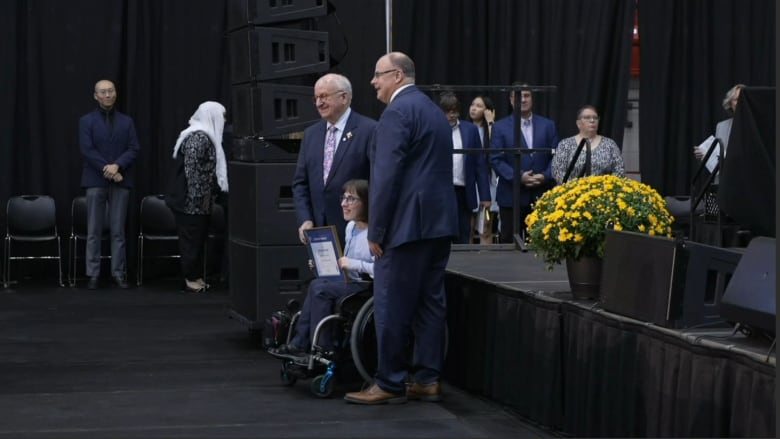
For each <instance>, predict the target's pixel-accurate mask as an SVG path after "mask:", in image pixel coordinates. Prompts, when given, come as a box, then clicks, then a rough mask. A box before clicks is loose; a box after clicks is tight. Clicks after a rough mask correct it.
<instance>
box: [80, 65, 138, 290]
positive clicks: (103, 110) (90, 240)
mask: <svg viewBox="0 0 780 439" xmlns="http://www.w3.org/2000/svg"><path fill="white" fill-rule="evenodd" d="M93 97H94V98H95V100H96V101H97V103H98V108H96V109H95V110H93V111H92V112H90V113H88V114H86V115H85V116H83V117H82V118H81V119H80V120H79V147H80V148H81V153H82V155H83V156H84V167H83V171H82V173H81V187H83V188H85V189H86V192H87V194H86V199H87V248H86V258H85V259H86V261H85V262H86V274H87V276H88V277H89V280H88V282H87V288H89V289H91V290H94V289H96V288H97V287H98V284H99V279H100V253H101V248H100V247H101V240H100V237H101V235H102V233H103V222H104V220H108V225H109V229H110V231H111V277H112V278H113V279H114V282H115V283H116V285H117V286H118V287H120V288H129V287H130V285H129V284H128V283H127V252H126V249H125V223H126V222H127V204H128V202H129V200H130V190H131V189H132V188H133V183H134V180H135V178H134V169H133V165H134V164H135V160H136V157H137V156H138V151H139V150H140V149H141V147H140V145H139V143H138V136H137V135H136V132H135V124H134V123H133V119H131V118H130V117H129V116H127V115H126V114H123V113H120V112H119V111H117V110H116V108H115V107H114V105H115V104H116V99H117V92H116V86H115V85H114V83H113V82H112V81H109V80H107V79H102V80H100V81H98V82H97V83H95V89H94V93H93Z"/></svg>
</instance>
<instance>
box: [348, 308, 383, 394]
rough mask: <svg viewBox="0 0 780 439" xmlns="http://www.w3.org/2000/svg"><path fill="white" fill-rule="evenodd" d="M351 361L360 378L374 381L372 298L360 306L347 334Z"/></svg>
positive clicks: (375, 366)
mask: <svg viewBox="0 0 780 439" xmlns="http://www.w3.org/2000/svg"><path fill="white" fill-rule="evenodd" d="M349 347H350V351H351V353H352V361H353V363H355V368H356V369H357V371H358V373H359V374H360V376H361V378H363V380H364V381H365V382H367V383H372V382H374V372H375V371H376V368H377V364H376V363H377V351H376V329H375V328H374V298H373V297H371V298H369V299H368V300H367V301H366V303H364V304H363V307H361V308H360V311H358V313H357V315H356V316H355V321H354V322H353V323H352V331H351V333H350V335H349Z"/></svg>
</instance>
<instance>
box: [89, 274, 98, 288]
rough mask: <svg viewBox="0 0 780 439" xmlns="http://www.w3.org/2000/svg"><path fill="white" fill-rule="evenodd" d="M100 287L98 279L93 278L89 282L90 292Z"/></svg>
mask: <svg viewBox="0 0 780 439" xmlns="http://www.w3.org/2000/svg"><path fill="white" fill-rule="evenodd" d="M97 287H98V277H97V276H92V277H90V278H89V280H88V281H87V289H88V290H97Z"/></svg>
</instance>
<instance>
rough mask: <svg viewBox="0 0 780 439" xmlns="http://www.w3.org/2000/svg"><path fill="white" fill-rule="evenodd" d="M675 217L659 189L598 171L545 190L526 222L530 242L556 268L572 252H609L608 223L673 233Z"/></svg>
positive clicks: (659, 233)
mask: <svg viewBox="0 0 780 439" xmlns="http://www.w3.org/2000/svg"><path fill="white" fill-rule="evenodd" d="M672 221H674V217H672V215H671V214H670V213H669V211H668V210H667V208H666V201H665V200H664V198H663V197H661V195H660V194H659V193H658V192H657V191H656V190H655V189H653V188H651V187H650V186H648V185H646V184H643V183H640V182H638V181H636V180H632V179H630V178H624V177H616V176H614V175H598V176H591V177H583V178H577V179H575V180H572V181H569V182H568V183H566V184H563V185H560V186H555V187H554V188H552V189H550V190H548V191H547V192H545V193H544V195H543V196H542V197H541V198H539V199H538V200H537V201H536V203H535V205H534V210H533V212H531V214H529V215H528V216H527V217H526V219H525V224H526V226H528V244H529V246H530V247H531V249H533V250H534V251H535V252H536V255H537V257H538V256H541V257H542V258H544V261H545V262H546V263H547V268H548V269H550V270H552V268H553V265H554V264H560V263H561V261H563V260H565V259H566V258H573V259H578V258H580V257H587V256H591V257H593V256H595V257H604V240H605V235H606V229H607V227H611V228H614V229H615V230H625V231H631V232H640V233H647V234H649V235H656V236H668V237H671V236H672Z"/></svg>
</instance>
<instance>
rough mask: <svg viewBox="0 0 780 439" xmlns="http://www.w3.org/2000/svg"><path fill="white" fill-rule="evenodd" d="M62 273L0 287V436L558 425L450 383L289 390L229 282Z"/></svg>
mask: <svg viewBox="0 0 780 439" xmlns="http://www.w3.org/2000/svg"><path fill="white" fill-rule="evenodd" d="M51 284H52V282H46V283H45V284H44V283H41V282H35V281H29V280H26V281H22V283H21V284H18V285H16V286H13V287H12V288H9V289H7V290H3V289H0V437H14V438H19V437H79V438H86V437H100V438H108V437H214V438H216V437H275V438H281V437H356V438H357V437H360V438H368V437H393V438H398V437H407V438H411V437H431V438H450V437H457V438H487V437H553V436H554V434H553V433H552V432H549V431H546V430H544V429H541V428H538V427H535V426H533V425H531V424H529V423H527V422H524V421H523V420H522V419H519V418H518V417H517V416H515V415H514V414H513V413H512V412H511V411H510V410H508V409H506V408H503V407H501V406H499V405H497V404H494V403H492V402H490V401H487V400H485V399H483V398H480V397H476V396H474V395H470V394H467V393H465V392H463V391H461V390H459V389H457V388H455V387H453V386H451V385H447V383H444V390H445V398H446V399H445V401H444V402H442V403H439V404H436V403H422V402H409V403H408V404H405V405H397V406H375V407H365V406H356V405H351V404H346V403H345V402H344V401H343V400H342V396H343V392H344V390H355V389H354V388H350V389H343V388H337V390H336V392H335V393H334V396H333V398H331V399H320V398H317V397H316V396H314V395H313V394H312V393H311V392H310V391H309V381H308V380H307V381H299V382H298V383H297V384H296V385H295V386H293V387H284V386H282V384H281V382H280V379H279V366H280V363H279V361H278V360H275V359H274V358H272V357H270V356H269V355H268V354H266V353H265V352H263V351H262V350H261V349H260V347H259V341H258V340H257V338H256V337H254V336H252V335H251V334H250V333H249V332H248V331H247V330H246V329H245V328H244V327H243V326H241V325H240V324H239V323H238V322H236V321H234V320H230V319H229V318H228V317H227V316H226V313H225V307H226V305H227V304H228V300H229V299H228V296H227V292H226V291H224V290H222V291H215V292H211V293H209V294H205V295H195V294H186V293H183V292H180V291H178V290H177V287H176V286H175V284H174V283H172V282H167V281H156V282H151V283H147V284H146V285H144V287H142V288H132V289H130V290H119V289H111V288H105V289H101V290H97V291H88V290H85V289H81V288H56V287H52V286H50V285H51ZM540 397H543V395H540Z"/></svg>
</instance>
